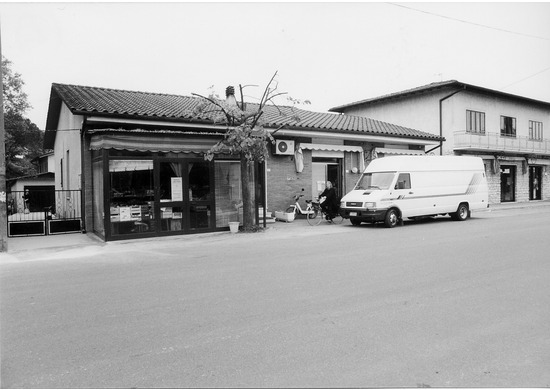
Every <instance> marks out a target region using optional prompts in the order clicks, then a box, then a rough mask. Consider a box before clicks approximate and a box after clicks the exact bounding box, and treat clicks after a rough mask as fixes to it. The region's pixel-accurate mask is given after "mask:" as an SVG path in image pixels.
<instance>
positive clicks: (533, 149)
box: [453, 131, 550, 156]
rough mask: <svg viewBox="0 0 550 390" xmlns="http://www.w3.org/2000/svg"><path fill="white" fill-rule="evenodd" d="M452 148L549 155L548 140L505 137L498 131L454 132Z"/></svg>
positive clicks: (549, 143) (549, 142) (549, 144)
mask: <svg viewBox="0 0 550 390" xmlns="http://www.w3.org/2000/svg"><path fill="white" fill-rule="evenodd" d="M453 149H454V150H470V151H485V152H507V153H519V154H538V155H546V156H550V141H549V140H546V139H545V140H542V141H534V140H532V139H529V138H528V137H506V136H502V135H500V133H485V134H480V133H468V132H466V131H457V132H455V133H454V147H453Z"/></svg>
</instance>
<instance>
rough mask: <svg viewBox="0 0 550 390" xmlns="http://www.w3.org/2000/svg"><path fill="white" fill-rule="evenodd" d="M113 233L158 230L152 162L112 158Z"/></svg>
mask: <svg viewBox="0 0 550 390" xmlns="http://www.w3.org/2000/svg"><path fill="white" fill-rule="evenodd" d="M109 180H110V207H109V214H110V223H111V234H112V235H124V234H136V233H146V232H149V231H155V215H154V179H153V161H152V160H149V159H139V160H138V159H120V160H110V161H109Z"/></svg>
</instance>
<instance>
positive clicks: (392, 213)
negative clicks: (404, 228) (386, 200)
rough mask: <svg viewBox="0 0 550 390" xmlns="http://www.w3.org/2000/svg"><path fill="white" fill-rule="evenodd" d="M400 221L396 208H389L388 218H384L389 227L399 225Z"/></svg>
mask: <svg viewBox="0 0 550 390" xmlns="http://www.w3.org/2000/svg"><path fill="white" fill-rule="evenodd" d="M398 223H399V214H398V212H397V210H396V209H389V210H388V212H387V213H386V218H384V224H385V225H386V227H388V228H392V227H395V226H397V224H398Z"/></svg>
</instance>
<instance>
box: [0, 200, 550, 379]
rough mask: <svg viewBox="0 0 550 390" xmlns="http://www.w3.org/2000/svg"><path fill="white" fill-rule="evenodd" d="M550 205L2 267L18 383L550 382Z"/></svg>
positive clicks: (186, 242) (74, 254)
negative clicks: (390, 225)
mask: <svg viewBox="0 0 550 390" xmlns="http://www.w3.org/2000/svg"><path fill="white" fill-rule="evenodd" d="M549 221H550V208H543V209H534V210H502V211H498V212H484V213H479V214H475V215H474V218H472V219H470V220H468V221H466V222H453V221H450V219H448V218H445V219H436V220H431V221H426V222H420V223H406V224H405V226H403V227H397V228H394V229H386V228H383V227H378V226H372V225H362V226H360V227H353V226H351V225H349V223H348V224H344V225H340V226H328V225H324V226H319V227H309V226H304V227H303V228H294V230H293V233H292V234H280V233H277V232H271V233H270V232H267V233H257V234H237V235H230V234H229V233H228V234H223V235H206V236H194V237H192V238H180V239H173V238H171V239H161V240H146V241H143V242H137V241H132V242H127V243H115V244H113V245H110V244H109V245H104V246H98V247H94V248H91V249H90V248H88V249H79V250H73V251H66V252H64V253H58V254H56V255H51V254H50V255H46V256H38V258H37V259H36V260H35V261H31V260H29V261H21V262H9V263H3V264H1V265H0V267H1V268H0V270H1V274H0V277H1V280H0V281H1V287H0V288H1V290H0V291H1V295H0V299H1V301H0V304H1V322H0V325H1V359H2V364H1V380H2V383H1V386H2V387H3V388H52V387H55V388H82V387H86V388H89V387H92V388H104V387H123V388H129V387H194V388H196V387H254V388H258V387H287V388H288V387H309V388H311V387H325V388H326V387H331V388H333V387H428V386H430V387H548V386H550V283H549V280H550V278H549V277H550V255H549V254H550V240H549V237H550V222H549Z"/></svg>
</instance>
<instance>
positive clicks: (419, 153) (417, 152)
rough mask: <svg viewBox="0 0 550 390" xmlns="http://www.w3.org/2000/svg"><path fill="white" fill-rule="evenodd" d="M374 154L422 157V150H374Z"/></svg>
mask: <svg viewBox="0 0 550 390" xmlns="http://www.w3.org/2000/svg"><path fill="white" fill-rule="evenodd" d="M374 152H376V153H377V154H378V153H383V154H384V155H388V154H397V155H412V156H424V155H425V154H426V153H424V151H423V150H410V149H393V148H375V149H374Z"/></svg>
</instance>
